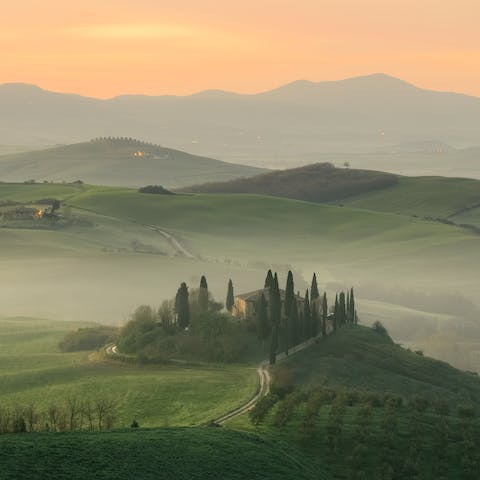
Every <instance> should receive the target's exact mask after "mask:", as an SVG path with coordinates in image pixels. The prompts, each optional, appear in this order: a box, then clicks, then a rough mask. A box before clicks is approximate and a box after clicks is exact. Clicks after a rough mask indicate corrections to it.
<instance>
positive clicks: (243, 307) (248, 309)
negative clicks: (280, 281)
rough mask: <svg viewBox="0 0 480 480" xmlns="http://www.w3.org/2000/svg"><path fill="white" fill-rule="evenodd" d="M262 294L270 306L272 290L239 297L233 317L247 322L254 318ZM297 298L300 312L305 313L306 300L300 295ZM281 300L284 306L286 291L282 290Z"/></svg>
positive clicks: (236, 298)
mask: <svg viewBox="0 0 480 480" xmlns="http://www.w3.org/2000/svg"><path fill="white" fill-rule="evenodd" d="M262 293H263V295H264V297H265V300H266V301H267V304H268V303H269V301H270V290H269V289H268V288H264V289H260V290H255V291H253V292H248V293H243V294H241V295H237V296H236V297H235V303H234V305H233V308H232V315H233V316H234V317H237V318H238V319H242V320H245V319H247V318H253V317H254V316H255V308H256V305H257V302H258V300H259V298H260V296H261V295H262ZM295 297H296V299H297V304H298V310H299V312H303V307H304V303H305V299H304V298H303V297H301V296H300V295H299V294H297V295H295ZM280 300H281V302H282V306H283V303H284V302H285V290H280Z"/></svg>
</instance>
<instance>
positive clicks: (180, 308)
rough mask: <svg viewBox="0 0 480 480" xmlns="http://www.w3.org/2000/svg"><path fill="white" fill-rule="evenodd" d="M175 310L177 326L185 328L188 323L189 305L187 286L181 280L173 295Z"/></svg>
mask: <svg viewBox="0 0 480 480" xmlns="http://www.w3.org/2000/svg"><path fill="white" fill-rule="evenodd" d="M175 311H176V313H177V322H178V326H179V327H180V328H181V329H185V328H187V327H188V325H189V324H190V307H189V305H188V287H187V284H186V283H185V282H182V284H181V285H180V288H179V289H178V291H177V296H176V297H175Z"/></svg>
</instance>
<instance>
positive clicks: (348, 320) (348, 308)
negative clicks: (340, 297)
mask: <svg viewBox="0 0 480 480" xmlns="http://www.w3.org/2000/svg"><path fill="white" fill-rule="evenodd" d="M345 319H346V322H347V323H350V292H349V291H347V303H346V305H345Z"/></svg>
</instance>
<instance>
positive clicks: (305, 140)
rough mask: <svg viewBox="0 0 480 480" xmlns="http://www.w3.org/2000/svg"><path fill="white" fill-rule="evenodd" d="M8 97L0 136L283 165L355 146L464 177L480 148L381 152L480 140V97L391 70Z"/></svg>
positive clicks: (412, 169)
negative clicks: (283, 81)
mask: <svg viewBox="0 0 480 480" xmlns="http://www.w3.org/2000/svg"><path fill="white" fill-rule="evenodd" d="M0 104H1V105H2V110H1V112H0V124H1V125H2V129H1V132H0V144H1V143H4V144H5V143H10V144H11V143H13V144H17V145H52V144H56V143H59V142H61V143H73V142H79V141H82V140H84V139H85V138H88V137H94V136H97V135H101V136H111V135H113V136H133V137H141V138H145V139H147V140H149V141H152V142H155V143H160V144H167V145H170V146H172V148H176V149H179V150H185V151H189V152H192V153H194V154H198V155H201V156H213V157H215V158H221V159H224V160H228V161H231V162H240V163H246V162H247V163H251V164H254V165H256V166H267V167H277V168H278V166H283V167H288V166H294V165H295V166H298V165H301V164H305V163H314V162H321V161H330V162H334V163H336V164H341V163H343V161H345V160H343V158H344V155H348V158H347V160H348V161H350V162H351V163H352V164H353V163H355V166H357V165H358V166H359V167H361V168H374V169H377V170H383V169H387V167H388V170H389V171H394V172H396V173H404V174H417V172H418V171H419V170H420V171H422V172H424V171H425V169H427V168H428V169H429V170H430V172H431V173H432V174H448V175H457V176H458V175H464V174H465V173H461V174H460V173H458V172H467V171H468V172H474V173H475V169H474V168H472V166H474V165H475V162H478V155H477V154H476V153H475V152H471V151H465V152H464V154H462V155H458V156H457V155H455V154H452V155H453V156H450V154H448V153H445V154H439V153H437V152H436V151H435V152H431V153H428V154H425V155H423V154H421V153H420V154H419V153H417V152H415V153H413V154H408V153H407V154H403V155H398V154H397V155H390V154H385V155H382V156H381V158H378V155H375V152H378V151H384V152H392V151H397V146H398V145H399V144H412V143H414V144H421V143H424V142H430V141H432V140H435V139H436V140H438V141H439V142H443V143H445V144H449V145H451V146H452V147H455V148H465V147H471V146H475V145H479V144H480V138H479V135H478V131H477V129H476V128H475V125H476V124H477V119H478V118H479V116H480V99H478V98H476V97H471V96H467V95H461V94H455V93H447V92H436V91H430V90H424V89H421V88H418V87H416V86H414V85H411V84H409V83H407V82H404V81H402V80H399V79H396V78H393V77H391V76H388V75H384V74H374V75H367V76H364V77H356V78H350V79H346V80H340V81H332V82H309V81H297V82H293V83H292V84H289V85H286V86H283V87H280V88H278V89H274V90H271V91H269V92H263V93H260V94H256V95H238V94H234V93H229V92H203V93H201V94H197V95H191V96H186V97H175V96H156V97H149V96H143V95H125V96H120V97H116V98H112V99H109V100H98V99H93V98H86V97H81V96H78V95H66V94H59V93H54V92H47V91H45V90H42V89H39V88H38V87H33V86H29V85H23V84H10V85H2V86H0ZM452 118H454V119H455V122H452ZM452 160H455V161H454V162H453V163H452ZM380 161H381V164H379V162H380ZM452 165H453V166H454V167H453V171H452ZM447 172H448V173H447Z"/></svg>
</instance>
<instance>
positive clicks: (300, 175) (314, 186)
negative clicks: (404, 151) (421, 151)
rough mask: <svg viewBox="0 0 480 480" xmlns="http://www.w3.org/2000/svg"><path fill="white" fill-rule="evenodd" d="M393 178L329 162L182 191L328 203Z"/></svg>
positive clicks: (387, 184) (386, 184)
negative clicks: (242, 194) (268, 196)
mask: <svg viewBox="0 0 480 480" xmlns="http://www.w3.org/2000/svg"><path fill="white" fill-rule="evenodd" d="M397 182H398V178H397V177H396V176H395V175H392V174H388V173H383V172H374V171H371V170H350V169H346V168H344V169H340V168H335V167H334V166H333V165H331V164H329V163H323V164H320V163H319V164H314V165H308V166H305V167H300V168H294V169H290V170H278V171H274V172H269V173H265V174H262V175H257V176H254V177H251V178H240V179H235V180H231V181H229V182H224V183H207V184H205V185H195V186H192V187H186V188H184V189H182V190H181V191H183V192H192V193H249V194H256V195H272V196H274V197H286V198H293V199H296V200H305V201H307V202H328V201H331V200H337V199H339V198H344V197H349V196H351V195H355V194H360V193H365V192H370V191H372V190H379V189H385V188H388V187H391V186H392V185H396V184H397Z"/></svg>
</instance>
